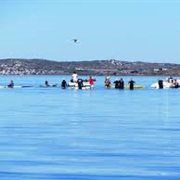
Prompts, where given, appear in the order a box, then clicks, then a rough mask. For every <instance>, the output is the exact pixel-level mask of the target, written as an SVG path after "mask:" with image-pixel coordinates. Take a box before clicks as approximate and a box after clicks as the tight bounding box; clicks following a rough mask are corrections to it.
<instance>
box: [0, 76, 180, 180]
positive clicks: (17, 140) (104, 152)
mask: <svg viewBox="0 0 180 180" xmlns="http://www.w3.org/2000/svg"><path fill="white" fill-rule="evenodd" d="M64 78H65V79H66V80H69V77H68V76H64V77H63V76H1V77H0V84H1V85H5V84H7V83H8V82H9V81H10V80H11V79H13V80H14V82H15V85H32V86H34V87H33V88H17V89H0V99H1V103H0V110H1V114H0V180H54V179H72V180H77V179H81V180H94V179H95V180H99V179H102V180H114V179H115V180H117V179H122V180H145V179H148V180H166V179H168V180H171V179H172V180H174V179H180V151H179V149H180V143H179V140H180V114H179V107H180V105H179V104H180V96H179V94H180V89H162V90H160V89H151V88H150V85H151V84H152V83H154V82H155V81H156V80H157V78H158V77H133V79H134V80H135V81H136V83H137V84H144V85H146V88H145V89H136V90H133V91H131V90H116V89H104V87H103V81H104V77H95V78H96V80H97V81H96V83H95V88H94V89H93V90H62V89H60V88H39V87H38V86H39V85H40V84H42V85H43V83H44V81H45V80H48V81H49V82H51V83H58V84H60V82H61V81H62V79H64ZM84 78H87V77H84ZM115 78H116V77H111V80H112V81H113V80H115ZM124 79H125V83H127V82H128V80H129V79H130V77H124Z"/></svg>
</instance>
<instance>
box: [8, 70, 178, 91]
mask: <svg viewBox="0 0 180 180" xmlns="http://www.w3.org/2000/svg"><path fill="white" fill-rule="evenodd" d="M95 81H96V79H94V78H93V77H92V76H89V78H88V79H82V78H79V77H78V75H77V73H76V72H74V73H73V74H72V76H71V80H70V82H68V83H67V82H66V80H65V79H63V80H62V82H61V85H60V86H61V88H62V89H67V88H68V87H70V88H74V87H75V88H77V89H84V88H85V89H86V88H88V89H93V88H94V84H95ZM165 83H168V84H169V85H171V86H170V87H171V88H179V87H180V84H179V80H177V79H173V78H172V77H169V78H167V79H166V81H163V80H161V79H159V80H158V83H157V84H158V88H159V89H163V88H166V87H165ZM135 84H136V82H135V81H134V80H133V79H132V78H131V79H130V80H129V81H128V85H126V88H129V89H130V90H133V89H134V87H135V88H136V86H137V85H136V86H135ZM57 86H58V84H49V82H48V81H47V80H46V81H45V83H44V85H43V86H41V87H57ZM6 87H8V88H13V87H14V82H13V80H11V81H10V83H9V84H8V85H7V86H6ZM104 87H105V88H107V89H109V88H115V89H124V88H125V83H124V80H123V78H122V77H120V78H119V79H115V81H113V83H111V80H110V77H109V76H106V77H105V81H104Z"/></svg>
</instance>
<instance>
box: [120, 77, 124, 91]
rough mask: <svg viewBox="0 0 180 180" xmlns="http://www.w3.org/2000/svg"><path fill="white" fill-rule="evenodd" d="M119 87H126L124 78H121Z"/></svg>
mask: <svg viewBox="0 0 180 180" xmlns="http://www.w3.org/2000/svg"><path fill="white" fill-rule="evenodd" d="M119 89H124V80H123V78H121V79H120V81H119Z"/></svg>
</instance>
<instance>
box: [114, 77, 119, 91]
mask: <svg viewBox="0 0 180 180" xmlns="http://www.w3.org/2000/svg"><path fill="white" fill-rule="evenodd" d="M114 84H115V89H118V88H119V80H118V79H116V80H115V81H114Z"/></svg>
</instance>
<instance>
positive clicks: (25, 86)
mask: <svg viewBox="0 0 180 180" xmlns="http://www.w3.org/2000/svg"><path fill="white" fill-rule="evenodd" d="M31 87H33V86H28V85H24V86H13V87H8V86H0V89H2V88H8V89H13V88H31Z"/></svg>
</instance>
